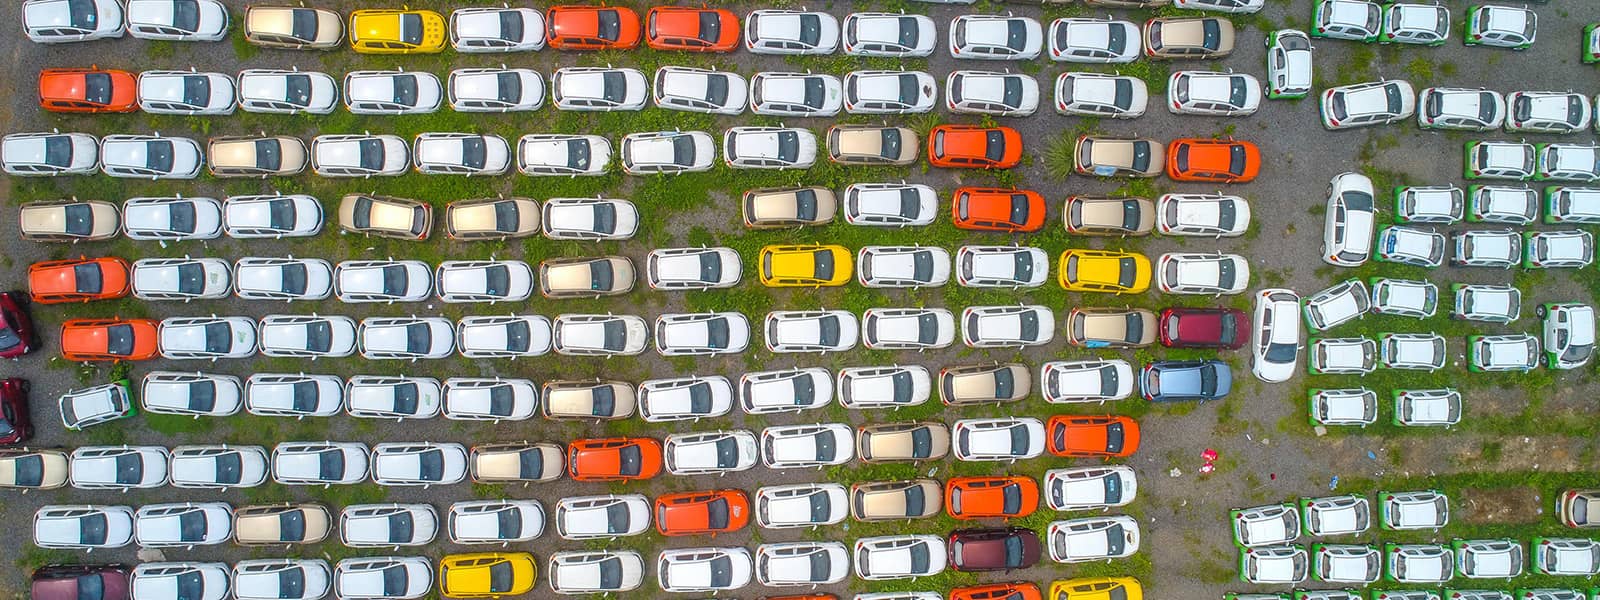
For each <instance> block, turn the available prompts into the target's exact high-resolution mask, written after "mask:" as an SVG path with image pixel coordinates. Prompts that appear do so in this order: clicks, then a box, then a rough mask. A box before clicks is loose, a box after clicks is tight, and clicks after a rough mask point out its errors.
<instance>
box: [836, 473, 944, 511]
mask: <svg viewBox="0 0 1600 600" xmlns="http://www.w3.org/2000/svg"><path fill="white" fill-rule="evenodd" d="M943 509H944V491H943V490H941V489H940V488H939V482H937V481H934V480H932V479H912V480H910V481H875V482H870V483H858V484H855V485H852V486H850V516H852V517H855V519H856V520H857V521H894V520H905V519H921V518H926V517H931V516H933V515H936V514H939V511H940V510H943Z"/></svg>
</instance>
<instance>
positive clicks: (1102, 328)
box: [1067, 308, 1156, 348]
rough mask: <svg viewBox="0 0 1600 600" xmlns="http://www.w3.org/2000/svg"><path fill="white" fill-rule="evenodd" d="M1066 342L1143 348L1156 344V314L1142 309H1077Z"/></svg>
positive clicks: (1068, 320) (1100, 346) (1069, 317)
mask: <svg viewBox="0 0 1600 600" xmlns="http://www.w3.org/2000/svg"><path fill="white" fill-rule="evenodd" d="M1067 343H1069V344H1072V345H1074V346H1082V347H1086V348H1143V347H1145V346H1149V345H1150V344H1154V343H1156V314H1155V313H1153V312H1150V311H1148V310H1145V309H1142V308H1132V309H1123V308H1074V309H1072V313H1071V314H1070V315H1068V316H1067Z"/></svg>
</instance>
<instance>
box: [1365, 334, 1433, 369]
mask: <svg viewBox="0 0 1600 600" xmlns="http://www.w3.org/2000/svg"><path fill="white" fill-rule="evenodd" d="M1449 357H1450V355H1449V353H1448V352H1447V350H1446V347H1445V341H1444V336H1441V335H1439V334H1436V333H1385V334H1383V335H1381V336H1379V337H1378V361H1379V362H1380V363H1381V364H1382V365H1383V366H1384V368H1388V369H1411V370H1418V371H1437V370H1439V369H1440V368H1443V367H1444V363H1445V361H1446V360H1447V359H1449Z"/></svg>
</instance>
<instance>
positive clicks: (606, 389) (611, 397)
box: [539, 379, 637, 421]
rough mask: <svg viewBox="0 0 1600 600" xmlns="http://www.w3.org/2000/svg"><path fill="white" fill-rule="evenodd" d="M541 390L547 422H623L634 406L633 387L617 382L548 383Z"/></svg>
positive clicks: (542, 406)
mask: <svg viewBox="0 0 1600 600" xmlns="http://www.w3.org/2000/svg"><path fill="white" fill-rule="evenodd" d="M542 391H543V393H541V394H540V395H541V396H543V397H544V403H543V404H541V405H539V410H540V411H541V412H543V413H544V416H545V418H546V419H595V420H601V421H613V420H616V419H626V418H628V417H630V416H632V415H633V409H634V405H635V404H636V403H637V399H636V397H635V396H634V389H633V386H631V385H628V384H626V383H623V382H620V381H604V380H600V379H595V380H594V381H547V382H545V384H544V390H542Z"/></svg>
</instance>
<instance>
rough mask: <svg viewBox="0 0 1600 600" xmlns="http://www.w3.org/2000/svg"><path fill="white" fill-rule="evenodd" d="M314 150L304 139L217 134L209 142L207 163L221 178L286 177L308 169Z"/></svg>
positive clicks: (281, 136)
mask: <svg viewBox="0 0 1600 600" xmlns="http://www.w3.org/2000/svg"><path fill="white" fill-rule="evenodd" d="M310 157H311V153H310V152H308V151H307V150H306V143H305V142H302V141H300V138H297V137H293V136H287V135H275V136H269V137H215V138H211V141H210V142H207V143H206V166H207V168H209V169H211V174H212V175H215V176H217V177H260V178H262V179H266V178H268V177H283V176H287V175H298V174H300V173H301V172H302V171H305V170H306V164H307V163H308V162H309V161H310Z"/></svg>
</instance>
